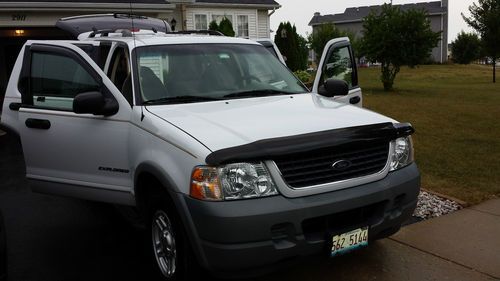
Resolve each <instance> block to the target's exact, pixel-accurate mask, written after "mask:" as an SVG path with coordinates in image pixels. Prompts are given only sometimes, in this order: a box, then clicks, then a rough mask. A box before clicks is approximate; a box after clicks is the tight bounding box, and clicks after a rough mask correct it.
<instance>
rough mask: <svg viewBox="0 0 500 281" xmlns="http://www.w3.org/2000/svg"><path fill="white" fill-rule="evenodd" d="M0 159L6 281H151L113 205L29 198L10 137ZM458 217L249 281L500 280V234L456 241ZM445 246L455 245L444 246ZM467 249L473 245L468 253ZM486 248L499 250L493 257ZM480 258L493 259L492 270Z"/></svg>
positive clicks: (0, 146)
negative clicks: (5, 235) (346, 252)
mask: <svg viewBox="0 0 500 281" xmlns="http://www.w3.org/2000/svg"><path fill="white" fill-rule="evenodd" d="M0 155H1V157H0V209H1V211H2V212H3V215H4V218H5V226H6V231H7V241H8V260H9V264H8V271H9V280H23V281H29V280H152V279H153V278H152V276H150V275H149V273H150V272H151V270H150V269H151V268H150V263H149V259H148V255H147V253H146V251H145V248H146V247H145V245H144V244H143V243H144V242H143V241H144V239H142V238H143V235H144V234H143V233H142V232H140V231H138V230H136V229H134V228H132V227H131V226H129V225H128V223H127V222H125V220H123V219H122V217H121V216H120V215H119V214H118V213H117V212H116V209H115V208H114V207H113V206H109V205H105V204H98V203H93V202H88V201H82V200H76V199H68V198H59V197H52V196H46V195H40V194H35V193H32V192H31V191H30V190H29V188H28V186H27V183H26V181H25V179H24V172H25V168H24V162H23V159H22V151H21V148H20V147H19V146H18V145H17V143H16V142H15V139H13V138H12V137H10V136H9V135H5V136H0ZM499 205H500V202H499ZM488 210H490V209H488ZM499 210H500V208H499ZM490 211H491V210H490ZM465 212H476V213H480V214H484V215H488V216H490V217H488V219H489V221H487V222H484V225H485V226H488V225H490V224H495V223H497V226H500V211H499V212H498V214H497V215H493V214H489V213H487V212H483V213H481V212H480V211H474V210H465ZM491 212H493V213H495V211H494V209H493V211H491ZM491 212H490V213H491ZM466 215H467V214H466ZM476 215H477V214H476ZM453 216H458V217H457V218H454V217H453ZM460 216H462V215H461V212H458V213H455V214H453V215H450V216H447V217H446V218H440V219H444V220H448V218H454V222H453V221H451V222H448V223H445V222H442V221H438V220H440V219H436V220H431V221H426V222H423V223H419V224H414V225H411V226H409V227H406V228H404V229H403V230H402V231H401V232H400V233H399V234H398V235H396V236H395V237H393V238H391V239H385V240H382V241H378V242H376V243H374V244H372V245H371V246H370V247H368V248H366V249H363V250H360V251H358V252H354V253H351V254H349V255H345V256H341V257H338V258H335V259H325V258H320V257H312V258H309V259H307V260H305V261H303V262H301V263H300V264H298V265H297V266H293V267H290V268H287V269H284V270H281V271H278V272H276V273H273V274H271V275H268V276H263V277H260V278H255V279H252V280H262V281H263V280H273V281H274V280H315V281H319V280H337V281H342V280H497V279H495V278H500V272H498V271H495V267H494V266H495V265H496V263H498V267H497V269H498V268H500V262H499V261H500V256H499V255H500V251H498V249H500V245H498V243H500V239H499V238H498V237H500V230H499V229H495V228H493V229H490V230H489V231H490V233H491V235H495V234H496V235H497V236H491V235H490V236H489V238H488V237H487V238H486V239H490V240H480V239H478V240H477V241H476V242H474V243H473V242H470V241H469V242H464V240H463V239H465V238H463V237H462V239H460V237H454V236H453V235H452V234H453V233H455V236H457V235H456V233H457V232H460V231H459V230H457V229H455V228H456V227H457V224H460V220H461V217H460ZM477 219H478V217H476V218H474V217H470V218H469V220H466V221H465V223H466V224H467V225H469V226H471V225H473V221H470V220H477ZM435 222H437V223H435ZM457 222H458V223H457ZM436 227H437V229H436ZM495 231H498V232H495ZM478 233H480V232H478ZM478 233H476V234H475V235H479V236H481V234H478ZM467 235H472V234H470V233H469V234H467ZM432 237H434V238H436V237H438V238H439V239H435V240H433V239H432ZM494 237H496V238H494ZM419 238H422V239H419ZM491 239H493V241H491ZM495 239H496V244H495ZM446 240H454V241H456V243H451V242H450V241H448V242H447V243H448V244H446V243H445V242H446ZM433 241H434V242H433ZM438 243H439V244H441V247H438V245H436V244H438ZM464 243H465V244H467V243H469V244H470V245H472V246H471V247H469V248H467V247H463V246H464ZM481 245H482V246H484V245H486V246H491V247H496V248H494V250H491V251H488V249H487V248H488V247H483V248H481V247H479V246H481ZM447 247H456V248H457V249H458V248H460V247H462V248H460V249H462V250H460V251H462V252H463V251H465V252H467V251H470V252H474V251H475V250H477V249H480V250H479V252H478V253H477V251H476V254H475V255H473V256H471V257H470V258H469V260H467V254H466V253H465V254H464V253H457V252H456V251H455V252H454V251H453V250H450V249H448V250H446V248H447ZM478 247H479V248H478ZM440 248H441V249H440ZM481 251H482V252H481ZM495 253H496V256H495ZM483 254H484V255H483ZM495 258H496V260H494V259H495ZM471 259H472V260H473V261H471ZM480 259H490V265H488V266H485V265H484V263H481V262H479V260H480ZM491 259H493V261H491ZM474 260H476V262H474Z"/></svg>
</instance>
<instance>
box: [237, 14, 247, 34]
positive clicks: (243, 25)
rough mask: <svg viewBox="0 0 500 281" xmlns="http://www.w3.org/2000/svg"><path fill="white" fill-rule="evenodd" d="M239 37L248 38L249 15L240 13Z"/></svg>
mask: <svg viewBox="0 0 500 281" xmlns="http://www.w3.org/2000/svg"><path fill="white" fill-rule="evenodd" d="M238 37H244V38H248V37H249V34H248V16H247V15H239V16H238Z"/></svg>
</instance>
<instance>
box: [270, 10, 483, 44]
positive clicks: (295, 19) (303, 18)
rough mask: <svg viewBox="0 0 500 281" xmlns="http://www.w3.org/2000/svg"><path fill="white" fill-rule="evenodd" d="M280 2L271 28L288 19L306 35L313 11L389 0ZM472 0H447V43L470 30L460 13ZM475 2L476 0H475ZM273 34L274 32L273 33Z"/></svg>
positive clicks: (333, 12)
mask: <svg viewBox="0 0 500 281" xmlns="http://www.w3.org/2000/svg"><path fill="white" fill-rule="evenodd" d="M276 1H277V2H278V3H280V4H281V6H282V7H281V8H280V9H278V10H276V12H275V13H274V14H273V15H272V16H271V29H272V30H277V29H278V26H279V24H280V22H282V21H290V22H291V23H292V24H293V23H294V24H295V25H296V26H297V31H298V32H299V34H301V35H304V36H305V35H306V34H307V33H310V32H311V31H312V28H311V27H310V26H309V25H308V24H309V21H310V20H311V19H312V17H313V16H314V12H320V13H321V14H322V15H326V14H338V13H343V12H344V10H345V9H346V8H349V7H361V6H371V5H381V4H383V3H385V2H387V3H389V1H384V0H309V1H298V0H276ZM430 1H432V0H429V1H421V0H413V1H411V0H394V1H393V3H394V4H408V3H418V2H430ZM473 2H474V0H449V15H448V18H449V19H448V20H449V22H448V25H449V26H448V29H449V30H448V32H449V33H448V41H449V42H448V43H451V42H452V41H453V40H455V38H456V37H457V35H458V33H460V31H462V30H464V31H472V29H470V27H468V26H467V24H466V23H465V21H464V20H463V19H462V16H461V15H460V13H464V14H465V15H466V16H467V15H469V10H468V7H469V6H470V5H472V3H473ZM476 3H477V2H476ZM273 36H274V34H273Z"/></svg>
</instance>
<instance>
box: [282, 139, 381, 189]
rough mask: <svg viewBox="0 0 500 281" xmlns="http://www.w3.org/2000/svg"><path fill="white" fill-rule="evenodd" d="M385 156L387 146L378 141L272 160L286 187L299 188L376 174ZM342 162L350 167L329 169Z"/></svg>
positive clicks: (351, 144) (340, 146)
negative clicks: (345, 162)
mask: <svg viewBox="0 0 500 281" xmlns="http://www.w3.org/2000/svg"><path fill="white" fill-rule="evenodd" d="M388 155H389V142H388V141H380V140H378V141H364V142H356V143H350V144H346V145H339V146H335V147H330V148H325V149H318V150H314V151H310V152H305V153H296V154H290V155H286V156H282V157H279V158H276V159H273V160H274V162H275V163H276V165H277V166H278V169H279V170H280V172H281V174H282V175H283V178H284V180H285V182H286V183H287V184H288V185H289V186H291V187H294V188H303V187H308V186H314V185H319V184H325V183H332V182H337V181H341V180H347V179H353V178H359V177H363V176H368V175H371V174H375V173H378V172H380V171H382V170H383V169H384V167H385V165H386V164H387V158H388ZM342 160H345V161H347V162H348V163H350V166H349V167H347V168H344V169H335V168H333V167H332V166H333V164H334V163H336V162H338V161H342Z"/></svg>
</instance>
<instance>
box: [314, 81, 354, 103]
mask: <svg viewBox="0 0 500 281" xmlns="http://www.w3.org/2000/svg"><path fill="white" fill-rule="evenodd" d="M318 94H320V95H322V96H325V97H328V98H331V97H334V96H347V95H348V94H349V84H347V82H346V81H344V80H339V79H333V78H332V79H328V80H326V81H325V83H324V84H323V85H321V86H320V87H319V89H318Z"/></svg>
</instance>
